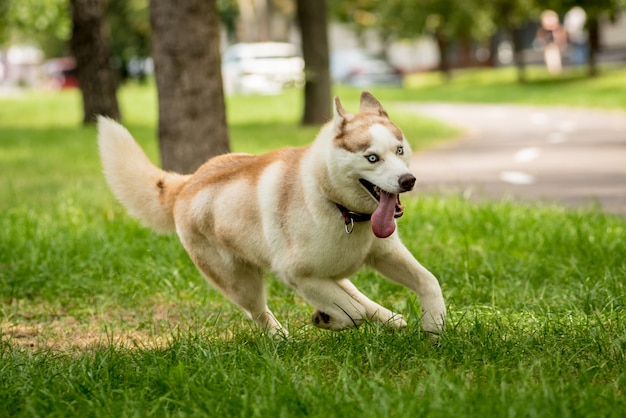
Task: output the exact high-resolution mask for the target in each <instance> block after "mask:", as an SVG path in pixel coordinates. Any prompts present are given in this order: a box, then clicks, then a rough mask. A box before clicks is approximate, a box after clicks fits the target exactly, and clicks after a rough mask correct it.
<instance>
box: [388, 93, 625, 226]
mask: <svg viewBox="0 0 626 418" xmlns="http://www.w3.org/2000/svg"><path fill="white" fill-rule="evenodd" d="M396 107H398V108H402V109H403V110H407V111H411V112H415V113H419V114H423V115H426V116H429V117H433V118H435V119H440V120H442V121H444V122H446V123H449V124H452V125H457V126H460V127H461V128H463V129H464V130H465V132H466V133H465V135H464V136H463V137H462V138H461V139H460V140H457V141H454V142H453V143H449V144H446V145H444V146H442V147H439V148H435V149H431V150H426V151H423V152H416V153H415V155H414V157H413V162H412V168H413V171H414V174H415V176H416V177H417V185H416V190H417V191H418V192H420V191H424V190H426V191H437V192H456V193H464V194H466V195H467V194H470V195H471V196H473V197H478V198H480V197H489V198H501V197H505V196H506V197H512V198H516V199H532V200H543V201H549V202H559V203H562V204H565V205H569V206H574V207H577V206H588V205H590V204H593V203H598V204H599V205H600V206H601V207H602V208H603V209H604V210H605V211H607V212H611V213H618V214H622V215H625V216H626V113H624V112H619V111H600V110H589V109H580V108H566V107H533V106H515V105H483V104H447V103H446V104H440V103H428V104H417V103H411V104H402V105H397V106H396Z"/></svg>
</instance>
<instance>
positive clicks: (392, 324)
mask: <svg viewBox="0 0 626 418" xmlns="http://www.w3.org/2000/svg"><path fill="white" fill-rule="evenodd" d="M385 325H387V326H388V327H389V328H398V329H401V328H406V327H407V323H406V320H405V319H404V317H403V316H402V315H400V314H397V313H394V314H393V315H391V318H389V319H388V320H387V321H386V322H385Z"/></svg>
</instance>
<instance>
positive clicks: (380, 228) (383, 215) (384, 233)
mask: <svg viewBox="0 0 626 418" xmlns="http://www.w3.org/2000/svg"><path fill="white" fill-rule="evenodd" d="M397 201H398V195H395V194H391V193H387V192H385V191H381V192H380V201H379V202H378V207H377V208H376V210H375V211H374V213H372V231H374V235H376V236H377V237H378V238H387V237H388V236H389V235H391V234H393V231H395V230H396V222H395V221H394V218H393V215H394V214H395V212H396V202H397Z"/></svg>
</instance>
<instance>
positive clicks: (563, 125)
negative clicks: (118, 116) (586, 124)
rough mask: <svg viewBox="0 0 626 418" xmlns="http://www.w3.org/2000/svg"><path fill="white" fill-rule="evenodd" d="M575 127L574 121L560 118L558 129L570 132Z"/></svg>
mask: <svg viewBox="0 0 626 418" xmlns="http://www.w3.org/2000/svg"><path fill="white" fill-rule="evenodd" d="M575 129H576V122H574V121H573V120H562V121H560V122H559V131H561V132H572V131H574V130H575Z"/></svg>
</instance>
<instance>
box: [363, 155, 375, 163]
mask: <svg viewBox="0 0 626 418" xmlns="http://www.w3.org/2000/svg"><path fill="white" fill-rule="evenodd" d="M365 158H367V161H369V162H370V163H375V162H377V161H378V155H376V154H370V155H366V156H365Z"/></svg>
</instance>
